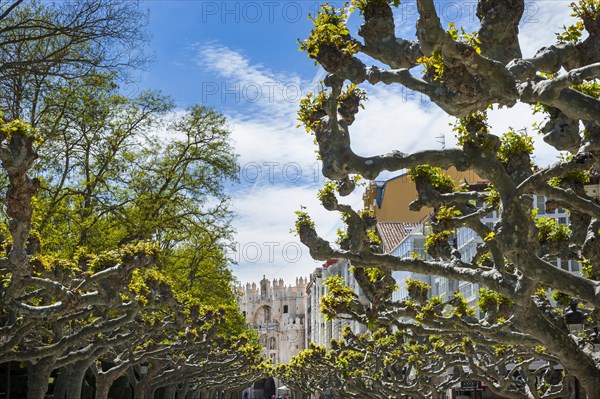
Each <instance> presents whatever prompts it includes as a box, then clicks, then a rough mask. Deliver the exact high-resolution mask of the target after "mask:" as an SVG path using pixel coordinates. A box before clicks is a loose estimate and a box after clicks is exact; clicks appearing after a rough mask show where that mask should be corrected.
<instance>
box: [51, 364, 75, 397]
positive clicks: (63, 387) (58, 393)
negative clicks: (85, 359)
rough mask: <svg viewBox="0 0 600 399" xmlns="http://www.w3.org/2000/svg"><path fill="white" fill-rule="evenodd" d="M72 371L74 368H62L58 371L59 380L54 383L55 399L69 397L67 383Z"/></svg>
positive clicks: (69, 366)
mask: <svg viewBox="0 0 600 399" xmlns="http://www.w3.org/2000/svg"><path fill="white" fill-rule="evenodd" d="M71 371H72V366H71V365H68V366H64V367H61V368H60V370H59V371H58V378H56V382H55V383H54V395H53V397H54V399H65V398H66V395H67V383H68V381H69V377H70V374H71Z"/></svg>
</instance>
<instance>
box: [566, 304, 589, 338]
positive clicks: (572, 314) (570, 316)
mask: <svg viewBox="0 0 600 399" xmlns="http://www.w3.org/2000/svg"><path fill="white" fill-rule="evenodd" d="M577 305H578V303H577V301H573V302H571V304H570V305H569V307H568V308H567V309H565V322H566V323H567V327H568V328H569V333H571V334H573V335H579V333H581V332H582V331H583V327H584V321H585V315H584V314H583V312H582V311H581V310H579V309H578V308H577Z"/></svg>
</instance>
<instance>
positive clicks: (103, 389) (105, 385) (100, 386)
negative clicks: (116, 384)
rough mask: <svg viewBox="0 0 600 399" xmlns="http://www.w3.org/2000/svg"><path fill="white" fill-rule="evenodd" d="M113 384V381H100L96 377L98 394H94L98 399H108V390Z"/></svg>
mask: <svg viewBox="0 0 600 399" xmlns="http://www.w3.org/2000/svg"><path fill="white" fill-rule="evenodd" d="M111 386H112V381H103V382H101V383H100V382H99V381H98V379H96V395H95V396H94V397H95V398H96V399H108V392H109V391H110V387H111Z"/></svg>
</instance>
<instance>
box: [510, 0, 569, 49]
mask: <svg viewBox="0 0 600 399" xmlns="http://www.w3.org/2000/svg"><path fill="white" fill-rule="evenodd" d="M569 4H570V3H569V2H567V1H528V2H527V3H526V4H525V12H524V13H523V17H522V18H521V24H520V26H519V39H520V44H521V50H522V52H523V57H533V56H534V55H535V53H537V51H538V50H539V49H541V48H542V47H548V46H550V45H552V44H556V33H559V32H561V31H562V27H563V25H567V26H569V25H571V24H573V23H574V22H575V18H574V17H572V16H571V13H572V10H571V8H570V7H569Z"/></svg>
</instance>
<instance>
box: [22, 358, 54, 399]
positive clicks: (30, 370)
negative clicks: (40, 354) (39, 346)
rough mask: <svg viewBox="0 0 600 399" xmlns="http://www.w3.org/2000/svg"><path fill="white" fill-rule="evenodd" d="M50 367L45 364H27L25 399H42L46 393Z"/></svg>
mask: <svg viewBox="0 0 600 399" xmlns="http://www.w3.org/2000/svg"><path fill="white" fill-rule="evenodd" d="M51 372H52V367H50V366H49V364H48V363H46V362H43V361H41V362H38V363H36V364H31V363H30V364H28V366H27V399H44V397H45V396H46V392H48V381H49V379H50V373H51Z"/></svg>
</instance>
